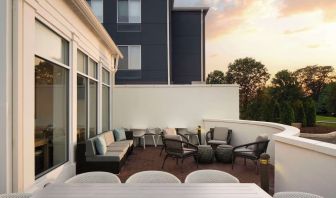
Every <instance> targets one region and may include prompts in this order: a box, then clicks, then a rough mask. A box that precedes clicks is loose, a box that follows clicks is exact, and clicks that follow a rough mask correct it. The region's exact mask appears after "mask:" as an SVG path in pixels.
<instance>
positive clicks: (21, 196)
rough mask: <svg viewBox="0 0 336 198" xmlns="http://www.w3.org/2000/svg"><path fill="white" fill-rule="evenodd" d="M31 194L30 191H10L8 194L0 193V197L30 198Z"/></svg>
mask: <svg viewBox="0 0 336 198" xmlns="http://www.w3.org/2000/svg"><path fill="white" fill-rule="evenodd" d="M32 196H33V195H32V194H30V193H10V194H0V198H30V197H32Z"/></svg>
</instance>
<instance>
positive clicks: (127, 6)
mask: <svg viewBox="0 0 336 198" xmlns="http://www.w3.org/2000/svg"><path fill="white" fill-rule="evenodd" d="M139 1H140V23H132V22H129V20H128V22H119V5H118V4H119V0H117V17H116V18H117V24H118V23H120V24H141V23H142V1H141V0H139ZM129 2H130V1H129V0H127V3H128V5H127V8H128V17H129ZM130 32H134V31H130ZM136 32H138V31H136Z"/></svg>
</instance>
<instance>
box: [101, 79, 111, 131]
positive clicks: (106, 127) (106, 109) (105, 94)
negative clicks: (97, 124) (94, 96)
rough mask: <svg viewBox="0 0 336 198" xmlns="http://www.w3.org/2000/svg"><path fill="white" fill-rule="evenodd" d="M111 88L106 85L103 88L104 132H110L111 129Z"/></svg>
mask: <svg viewBox="0 0 336 198" xmlns="http://www.w3.org/2000/svg"><path fill="white" fill-rule="evenodd" d="M109 100H110V88H109V87H108V86H106V85H103V87H102V130H103V131H108V130H109V129H110V116H109V112H110V103H109Z"/></svg>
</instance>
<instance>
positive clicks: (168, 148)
mask: <svg viewBox="0 0 336 198" xmlns="http://www.w3.org/2000/svg"><path fill="white" fill-rule="evenodd" d="M186 146H187V147H186ZM164 149H165V152H166V156H165V158H164V160H163V163H162V168H163V167H164V164H165V162H166V160H167V158H168V157H172V158H176V164H178V159H182V164H183V161H184V159H185V158H187V157H194V158H195V160H196V164H197V168H198V147H197V146H195V145H193V144H191V143H189V142H186V141H182V138H181V136H178V135H167V136H166V138H165V141H164Z"/></svg>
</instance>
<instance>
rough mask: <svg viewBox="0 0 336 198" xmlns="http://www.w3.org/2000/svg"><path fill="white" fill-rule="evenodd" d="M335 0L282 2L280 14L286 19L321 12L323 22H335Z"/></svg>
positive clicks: (291, 0) (288, 0) (289, 0)
mask: <svg viewBox="0 0 336 198" xmlns="http://www.w3.org/2000/svg"><path fill="white" fill-rule="evenodd" d="M335 10H336V1H335V0H304V1H303V0H282V5H281V7H280V13H281V15H282V16H284V17H287V16H291V15H296V14H301V13H306V12H312V11H321V12H322V13H323V19H324V21H325V22H336V12H335Z"/></svg>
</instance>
